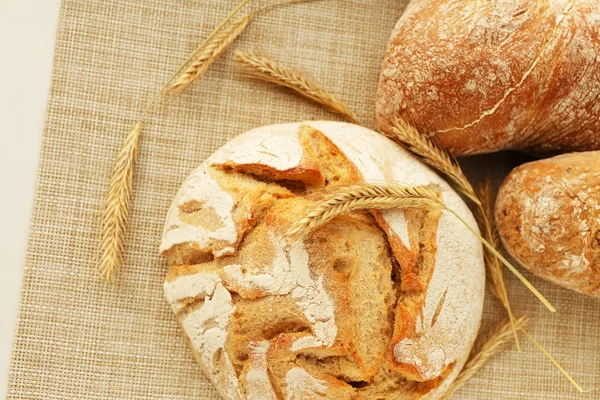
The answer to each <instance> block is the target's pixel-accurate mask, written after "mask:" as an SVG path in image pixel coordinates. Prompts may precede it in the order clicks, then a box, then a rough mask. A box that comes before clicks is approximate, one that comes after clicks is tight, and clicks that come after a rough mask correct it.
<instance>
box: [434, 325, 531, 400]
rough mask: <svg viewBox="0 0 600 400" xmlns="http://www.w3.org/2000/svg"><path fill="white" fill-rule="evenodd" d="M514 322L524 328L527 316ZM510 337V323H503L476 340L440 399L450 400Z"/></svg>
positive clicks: (509, 341)
mask: <svg viewBox="0 0 600 400" xmlns="http://www.w3.org/2000/svg"><path fill="white" fill-rule="evenodd" d="M516 322H517V323H518V324H519V326H522V327H525V326H527V324H528V323H529V319H528V318H527V316H522V317H520V318H518V319H517V321H516ZM511 336H512V333H511V324H510V321H503V322H502V323H501V324H500V325H498V326H497V327H496V328H495V329H494V330H493V331H491V332H490V333H489V334H488V335H487V336H486V337H484V338H480V339H478V340H477V342H476V343H475V346H473V349H472V350H471V354H470V355H469V359H468V360H467V363H466V364H465V365H464V367H463V369H462V370H461V371H460V374H459V375H458V377H457V378H456V380H454V382H452V385H451V386H450V387H449V388H448V391H447V392H446V393H445V394H444V396H443V397H442V399H444V400H448V399H450V398H451V397H452V395H453V394H454V393H455V392H456V391H457V390H458V389H460V388H461V387H462V386H464V384H465V383H467V382H468V381H469V379H471V378H472V377H473V376H474V375H475V374H477V372H479V371H480V370H481V368H483V366H485V365H486V364H487V362H488V361H490V359H491V358H492V357H494V356H495V355H496V354H498V353H499V352H500V351H501V350H503V349H504V348H506V346H508V345H509V344H510V343H511Z"/></svg>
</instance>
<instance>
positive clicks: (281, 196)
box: [161, 122, 485, 399]
mask: <svg viewBox="0 0 600 400" xmlns="http://www.w3.org/2000/svg"><path fill="white" fill-rule="evenodd" d="M360 182H394V183H403V184H415V185H429V186H430V187H432V188H433V189H434V190H436V191H438V192H439V193H440V195H441V197H442V198H443V200H444V202H445V204H446V205H447V206H448V207H449V208H451V209H453V210H454V211H456V212H458V213H459V214H460V215H461V216H462V217H463V218H465V219H466V220H467V221H468V222H469V223H470V224H471V226H476V223H475V221H474V219H473V216H472V215H471V213H470V211H469V210H468V208H467V207H466V205H465V204H464V203H463V202H462V200H461V199H460V197H459V196H458V195H457V194H456V193H455V192H453V191H452V189H451V188H450V187H449V186H448V185H447V184H446V183H445V182H444V181H443V180H442V179H440V178H439V177H438V176H437V175H436V174H435V173H433V172H432V171H431V170H429V169H428V168H427V167H425V166H424V165H423V164H421V163H420V162H419V161H417V160H416V159H415V158H414V157H412V156H411V155H410V154H409V153H407V152H406V151H404V150H403V149H401V148H400V147H399V146H397V145H396V144H394V143H393V142H391V141H390V140H389V139H387V138H385V137H383V136H381V135H379V134H377V133H375V132H372V131H370V130H368V129H365V128H362V127H359V126H355V125H350V124H344V123H336V122H306V123H297V124H286V125H274V126H269V127H263V128H258V129H255V130H253V131H250V132H248V133H245V134H243V135H240V136H238V137H237V138H235V139H233V140H232V141H230V142H229V143H228V144H226V145H225V146H224V147H223V148H221V149H219V150H218V151H217V152H215V153H214V154H213V155H212V156H211V157H210V158H209V159H207V160H206V161H205V162H204V163H203V164H202V166H201V167H200V168H198V169H197V170H196V171H194V172H193V173H192V175H191V176H190V177H189V178H188V179H187V180H186V182H185V183H184V185H183V186H182V188H181V190H180V191H179V193H178V195H177V197H176V198H175V200H174V202H173V205H172V207H171V210H170V211H169V215H168V217H167V221H166V224H165V232H164V236H163V243H162V246H161V252H162V254H163V255H164V256H165V257H166V258H167V260H168V263H169V265H171V267H170V269H169V273H168V275H167V279H166V282H165V295H166V298H167V300H168V301H169V303H170V304H171V306H172V307H173V310H174V312H175V313H176V314H177V317H178V319H179V321H180V323H181V325H182V327H183V330H184V332H185V335H186V337H187V338H188V341H189V342H190V345H191V346H192V347H193V349H194V352H195V353H196V354H197V359H198V361H199V362H200V364H202V366H203V369H204V370H205V372H206V374H207V376H208V377H209V378H210V379H211V380H212V381H213V383H214V384H215V385H216V386H217V388H218V389H219V392H220V393H221V395H222V396H223V397H224V398H227V399H300V398H302V399H310V398H319V399H322V398H323V397H325V398H331V399H344V398H347V399H377V398H381V397H386V398H390V399H415V398H431V399H437V398H439V397H440V396H441V394H442V393H443V392H444V391H445V390H446V388H447V386H448V385H449V384H450V383H451V381H452V380H453V379H454V378H455V377H456V375H457V374H458V373H459V371H460V369H461V367H462V365H463V364H464V362H465V361H466V358H467V356H468V354H469V351H470V348H471V346H472V343H473V341H474V339H475V336H476V334H477V331H478V328H479V323H480V319H481V312H482V303H483V288H484V279H485V272H484V268H483V257H482V248H481V244H480V243H479V241H478V240H477V238H476V237H474V236H473V235H472V234H471V233H470V232H469V231H468V230H467V229H466V228H465V227H464V226H463V225H461V224H460V222H458V221H457V220H456V219H455V218H454V217H452V216H451V215H446V214H445V213H444V214H442V213H441V212H440V211H439V210H436V211H430V212H427V211H422V210H410V211H406V212H404V211H402V210H396V211H385V212H373V213H367V212H363V213H351V214H347V215H343V216H340V217H338V218H335V219H334V220H332V221H331V222H330V223H328V224H327V225H325V226H323V227H321V228H320V229H317V230H315V231H314V232H312V233H311V234H310V235H309V236H308V237H307V238H306V239H305V240H304V241H303V242H302V243H300V244H299V245H297V246H294V247H292V248H291V249H287V248H286V246H285V244H284V243H282V241H281V237H282V235H283V234H284V232H285V231H286V230H287V229H288V228H289V227H290V226H291V225H292V224H293V223H294V222H295V221H297V220H298V219H299V218H300V217H301V216H302V215H303V213H304V212H305V211H306V210H307V209H308V208H309V207H311V205H312V204H313V203H312V200H311V198H310V197H306V194H307V191H308V192H310V191H311V190H315V189H316V190H318V189H319V188H322V187H323V186H327V185H335V184H349V183H360Z"/></svg>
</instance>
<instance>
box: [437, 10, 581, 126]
mask: <svg viewBox="0 0 600 400" xmlns="http://www.w3.org/2000/svg"><path fill="white" fill-rule="evenodd" d="M573 1H574V0H572V1H571V2H570V3H569V5H568V6H567V8H566V9H565V10H564V11H563V13H562V14H561V15H558V16H557V17H556V24H555V26H554V29H553V30H552V33H551V34H550V37H549V38H548V40H547V41H546V42H545V43H544V44H543V45H542V48H541V49H540V52H539V53H538V55H537V56H536V57H535V59H534V60H533V62H532V63H531V65H530V66H529V69H527V70H526V71H525V73H524V74H523V76H522V77H521V79H520V80H519V81H518V82H517V84H516V85H514V86H512V87H509V88H508V89H507V90H506V91H505V92H504V96H502V98H501V99H500V100H499V101H498V102H497V103H496V104H495V105H494V106H493V107H492V108H490V109H488V110H485V111H483V112H482V113H481V114H480V116H479V117H478V118H477V119H475V120H473V121H471V122H469V123H467V124H465V125H463V126H460V127H450V128H446V129H439V130H437V131H435V132H434V133H432V136H434V135H437V134H440V133H446V132H450V131H455V130H459V131H461V130H465V129H468V128H470V127H472V126H474V125H477V124H478V123H480V122H481V121H482V120H483V119H484V118H486V117H489V116H490V115H493V114H494V113H495V112H496V111H498V109H499V108H500V107H501V106H502V105H503V104H504V103H505V102H506V100H507V99H508V97H509V96H510V95H511V94H512V93H513V92H514V91H515V90H517V89H519V88H520V87H521V86H523V83H525V81H526V80H527V78H529V76H530V75H531V73H532V72H533V70H534V69H535V67H537V65H538V64H539V62H540V61H541V59H542V56H543V55H544V54H545V53H546V50H547V49H549V48H550V45H551V44H552V42H553V41H554V40H555V39H556V36H557V33H558V32H559V28H560V26H561V25H562V24H563V22H564V21H565V20H566V16H567V15H568V14H569V12H570V11H571V9H572V8H573Z"/></svg>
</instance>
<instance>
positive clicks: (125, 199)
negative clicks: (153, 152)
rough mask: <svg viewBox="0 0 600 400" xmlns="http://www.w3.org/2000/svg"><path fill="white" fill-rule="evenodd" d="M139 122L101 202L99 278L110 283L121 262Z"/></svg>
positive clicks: (140, 131)
mask: <svg viewBox="0 0 600 400" xmlns="http://www.w3.org/2000/svg"><path fill="white" fill-rule="evenodd" d="M141 133H142V123H141V122H137V123H136V124H135V125H134V127H133V129H132V130H131V132H129V134H128V135H127V137H126V138H125V142H124V143H123V147H122V148H121V151H120V152H119V156H118V157H117V161H116V163H115V167H114V169H113V172H112V176H111V179H110V184H109V190H108V196H107V198H106V201H105V203H104V213H103V229H102V242H101V257H100V264H99V267H98V268H99V271H100V275H101V276H102V277H103V278H104V279H105V280H106V281H107V282H111V281H112V280H113V279H114V277H115V274H116V272H117V271H118V270H119V269H121V266H122V263H123V250H124V243H125V230H126V228H127V220H128V217H129V206H130V203H131V198H132V192H133V191H132V186H133V166H134V165H135V161H136V158H137V152H138V147H139V143H140V137H141Z"/></svg>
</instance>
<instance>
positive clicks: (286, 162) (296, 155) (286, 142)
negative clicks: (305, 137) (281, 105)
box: [208, 130, 303, 171]
mask: <svg viewBox="0 0 600 400" xmlns="http://www.w3.org/2000/svg"><path fill="white" fill-rule="evenodd" d="M295 134H296V132H289V133H287V134H286V133H283V134H282V132H277V131H273V132H272V133H270V134H269V135H268V136H267V137H265V134H264V131H260V130H256V131H250V132H248V133H247V134H245V135H244V143H243V145H238V143H237V142H236V141H235V140H233V141H231V142H229V143H228V144H226V145H225V146H224V147H222V148H221V150H220V151H218V152H217V153H215V154H214V155H213V156H212V157H210V158H209V161H208V162H210V163H211V164H227V162H231V161H234V162H235V163H236V164H260V165H264V166H268V167H271V168H274V169H276V170H278V171H287V170H291V169H294V168H296V167H298V166H299V165H300V160H301V159H302V153H303V152H302V147H301V146H300V145H299V143H298V140H297V138H296V135H295Z"/></svg>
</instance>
